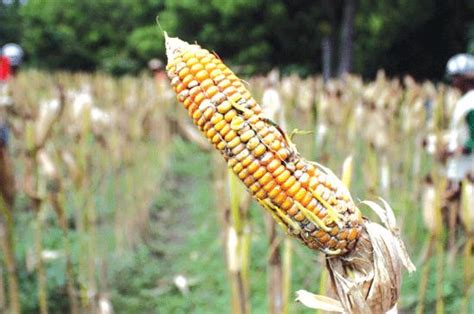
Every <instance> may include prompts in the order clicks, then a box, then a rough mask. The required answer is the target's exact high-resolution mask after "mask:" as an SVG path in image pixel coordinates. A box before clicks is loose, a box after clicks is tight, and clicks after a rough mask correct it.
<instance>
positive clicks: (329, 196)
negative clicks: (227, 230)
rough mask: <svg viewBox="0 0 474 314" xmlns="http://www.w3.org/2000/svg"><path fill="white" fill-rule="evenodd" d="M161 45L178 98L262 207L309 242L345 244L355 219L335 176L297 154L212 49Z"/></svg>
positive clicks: (350, 242) (334, 248) (338, 247)
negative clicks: (164, 46) (210, 50)
mask: <svg viewBox="0 0 474 314" xmlns="http://www.w3.org/2000/svg"><path fill="white" fill-rule="evenodd" d="M166 45H167V55H168V65H167V72H168V76H169V78H170V80H171V85H172V87H173V89H174V91H175V92H176V94H177V99H178V101H180V102H181V103H182V104H183V105H184V107H185V108H186V109H187V111H188V113H189V115H190V117H191V118H192V119H193V121H194V123H195V124H196V125H197V126H198V128H199V129H200V130H201V132H202V133H203V135H204V136H205V137H206V138H208V139H209V141H210V142H211V143H212V145H213V146H214V147H215V148H217V149H218V150H219V151H220V153H221V154H222V155H223V157H224V158H225V160H226V161H227V164H228V166H229V167H230V168H231V169H232V171H233V172H234V173H235V175H236V176H237V177H238V178H239V179H240V180H241V181H242V182H243V183H244V185H245V186H246V187H247V189H248V190H249V191H250V192H251V193H252V195H253V196H254V197H255V198H256V199H257V200H258V202H259V203H260V204H261V205H262V207H264V208H265V209H266V210H267V211H268V212H269V213H270V214H271V215H272V216H273V218H274V219H275V220H276V221H277V222H278V223H279V224H280V225H282V226H283V227H284V228H285V229H287V231H288V233H290V234H292V235H294V236H295V237H297V238H298V239H299V240H301V241H302V242H303V243H304V244H305V245H307V246H308V247H310V248H312V249H319V250H321V251H323V252H324V253H325V254H328V255H343V254H346V253H347V252H349V251H350V250H351V249H352V248H353V247H354V245H355V243H356V241H357V239H358V237H359V236H360V233H361V222H362V219H361V214H360V212H359V210H358V208H357V207H356V206H355V204H354V202H353V201H352V199H351V196H350V194H349V192H348V191H347V189H346V188H345V187H344V186H343V184H342V183H341V182H340V181H339V179H337V178H336V176H335V175H333V173H332V172H331V171H330V170H328V169H326V168H324V167H323V166H321V165H319V164H316V163H313V162H309V161H307V160H305V159H304V158H302V157H301V156H300V155H299V153H298V151H297V150H296V148H295V146H294V145H293V144H292V142H291V140H290V139H289V138H288V136H287V135H286V133H285V132H284V131H283V130H282V129H281V128H280V127H279V126H278V125H277V124H276V123H274V122H273V121H271V120H270V119H268V118H266V117H264V116H263V115H262V114H261V112H262V109H261V107H260V105H259V104H257V102H256V101H255V100H254V99H253V98H252V96H251V94H250V92H249V91H248V90H247V88H246V87H245V85H244V84H243V82H242V81H241V80H240V79H239V78H238V77H237V76H236V75H235V74H234V73H233V72H232V71H231V70H230V69H229V68H228V67H227V66H226V65H225V64H224V63H223V62H222V61H221V59H220V58H219V57H218V56H216V55H215V54H213V53H210V52H209V51H208V50H206V49H202V48H201V47H200V46H198V45H190V44H188V43H186V42H183V41H181V40H179V39H176V38H167V43H166Z"/></svg>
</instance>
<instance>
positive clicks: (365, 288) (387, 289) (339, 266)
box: [297, 200, 416, 313]
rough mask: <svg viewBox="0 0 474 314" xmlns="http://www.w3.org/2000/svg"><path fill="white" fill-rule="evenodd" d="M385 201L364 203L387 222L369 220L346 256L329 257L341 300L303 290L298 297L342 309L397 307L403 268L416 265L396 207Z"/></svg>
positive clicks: (322, 306)
mask: <svg viewBox="0 0 474 314" xmlns="http://www.w3.org/2000/svg"><path fill="white" fill-rule="evenodd" d="M382 202H383V204H384V207H381V206H380V205H379V204H377V203H375V202H372V201H365V202H363V204H365V205H367V206H368V207H370V208H371V209H372V210H374V212H375V213H376V214H377V215H378V216H379V217H380V219H381V221H382V223H383V225H384V226H382V225H380V224H377V223H374V222H371V221H369V220H365V221H364V224H363V231H362V235H361V237H360V239H359V240H358V242H357V245H356V247H355V248H354V249H353V250H352V251H351V252H350V253H349V254H347V255H345V256H342V257H336V258H327V259H326V262H327V265H326V266H327V269H328V271H329V274H330V278H331V282H332V285H333V287H334V288H335V291H336V294H337V296H338V299H339V300H336V299H332V298H328V297H323V296H318V295H314V294H311V293H310V292H307V291H304V290H300V291H299V292H298V293H297V295H298V297H297V300H298V301H300V302H302V303H303V304H304V305H306V306H308V307H310V308H314V309H319V310H325V311H328V310H330V311H334V312H339V313H386V312H389V311H391V310H393V309H394V308H395V307H396V305H397V302H398V299H399V296H400V289H401V278H402V276H401V271H402V269H403V268H406V269H407V270H408V271H409V272H412V271H415V269H416V268H415V266H414V265H413V263H412V262H411V260H410V258H409V257H408V253H407V252H406V249H405V246H404V244H403V241H402V240H401V239H400V235H399V233H398V228H397V225H396V220H395V216H394V215H393V211H392V209H391V208H390V206H389V205H388V204H387V203H386V202H385V201H383V200H382ZM330 308H331V309H330Z"/></svg>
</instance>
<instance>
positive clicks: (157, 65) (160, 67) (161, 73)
mask: <svg viewBox="0 0 474 314" xmlns="http://www.w3.org/2000/svg"><path fill="white" fill-rule="evenodd" d="M148 68H149V69H150V71H152V72H153V75H154V76H155V80H156V81H157V82H160V81H163V80H167V79H168V78H167V77H166V73H165V67H164V64H163V61H161V60H160V59H156V58H154V59H151V60H150V61H148Z"/></svg>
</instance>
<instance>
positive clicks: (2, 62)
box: [0, 44, 23, 208]
mask: <svg viewBox="0 0 474 314" xmlns="http://www.w3.org/2000/svg"><path fill="white" fill-rule="evenodd" d="M22 59H23V50H22V49H21V47H20V46H18V45H17V44H6V45H4V46H3V47H2V49H1V51H0V197H1V198H2V199H3V201H4V202H5V203H6V205H7V206H8V207H9V208H11V207H12V206H13V202H14V199H15V178H14V171H13V161H12V158H11V156H10V154H9V151H8V143H9V134H10V131H9V127H8V123H7V117H6V110H5V108H8V107H9V106H12V105H13V101H12V99H11V97H10V96H9V92H8V83H9V81H10V80H11V78H12V77H14V76H15V74H16V73H17V69H18V67H19V66H20V64H21V61H22Z"/></svg>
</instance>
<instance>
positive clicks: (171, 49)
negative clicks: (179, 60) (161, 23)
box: [163, 31, 192, 64]
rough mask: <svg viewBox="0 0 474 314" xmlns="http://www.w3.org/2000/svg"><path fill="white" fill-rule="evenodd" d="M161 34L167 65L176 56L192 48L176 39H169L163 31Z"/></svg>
mask: <svg viewBox="0 0 474 314" xmlns="http://www.w3.org/2000/svg"><path fill="white" fill-rule="evenodd" d="M163 34H164V36H165V48H166V58H167V59H168V64H169V63H171V62H172V61H173V60H174V59H175V57H176V55H178V54H180V53H181V52H183V51H184V50H186V49H189V48H190V46H192V45H190V44H189V43H187V42H185V41H184V40H181V39H179V38H178V37H169V36H168V33H167V32H166V31H164V32H163Z"/></svg>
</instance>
